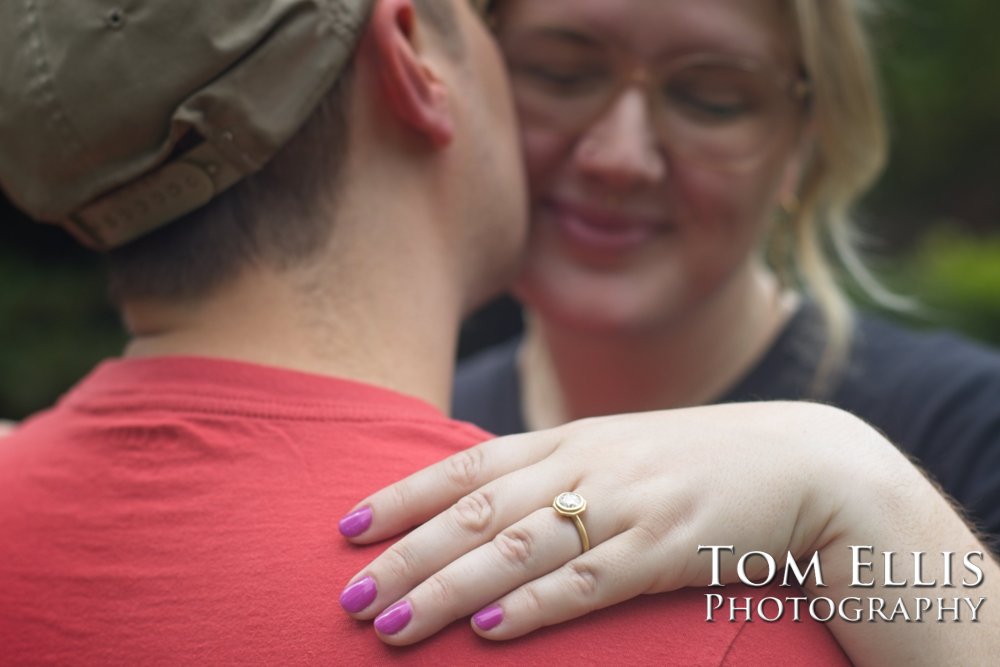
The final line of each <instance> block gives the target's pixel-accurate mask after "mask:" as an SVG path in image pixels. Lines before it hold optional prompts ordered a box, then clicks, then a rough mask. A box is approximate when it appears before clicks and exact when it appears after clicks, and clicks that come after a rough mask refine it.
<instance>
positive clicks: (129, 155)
mask: <svg viewBox="0 0 1000 667" xmlns="http://www.w3.org/2000/svg"><path fill="white" fill-rule="evenodd" d="M374 3H375V0H18V1H17V2H14V1H3V2H0V188H2V189H3V191H4V192H5V193H6V195H7V197H8V198H9V199H10V200H11V201H12V202H13V203H14V204H15V205H17V206H18V207H20V208H22V209H23V210H24V211H25V212H27V213H28V214H29V215H30V216H32V217H33V218H35V219H37V220H39V221H43V222H51V223H56V224H60V225H62V226H64V227H66V228H67V229H68V230H69V231H71V232H72V233H73V234H74V235H75V236H77V237H78V238H79V239H80V240H81V241H82V242H83V243H85V244H86V245H89V246H91V247H94V248H98V249H109V248H113V247H116V246H120V245H122V244H124V243H127V242H129V241H130V240H132V239H134V238H136V237H138V236H141V235H143V234H145V233H147V232H149V231H151V230H153V229H156V228H157V227H160V226H162V225H164V224H166V223H168V222H170V221H171V220H174V219H176V218H178V217H180V216H182V215H184V214H186V213H188V212H190V211H192V210H194V209H196V208H198V207H200V206H203V205H204V204H206V203H208V202H209V201H210V200H211V199H212V198H213V197H215V196H216V195H217V194H219V193H220V192H222V191H223V190H225V189H226V188H228V187H229V186H231V185H233V184H234V183H236V182H237V181H239V180H240V179H241V178H243V177H244V176H246V175H249V174H251V173H253V172H255V171H257V170H259V169H260V168H261V167H262V166H263V165H264V164H265V163H266V162H267V161H268V160H269V159H271V158H272V157H273V156H274V154H275V153H276V152H277V151H278V150H279V149H280V148H281V147H282V146H283V145H284V144H285V143H286V142H287V141H288V140H289V139H291V137H292V136H293V135H294V134H295V132H296V131H297V130H298V129H299V127H300V126H301V125H302V124H303V123H304V122H305V120H306V119H307V118H308V117H309V115H310V114H311V113H312V111H313V110H314V109H315V107H316V106H317V105H318V104H319V102H320V100H321V99H322V98H323V96H324V94H326V92H327V91H328V90H329V89H330V88H331V87H332V85H333V84H334V82H335V81H336V80H337V78H338V76H339V75H340V74H341V72H342V71H343V70H344V68H345V66H346V64H347V63H348V62H349V61H350V59H351V56H352V54H353V53H354V49H355V47H356V45H357V43H358V41H359V39H360V34H361V32H362V30H363V27H364V25H365V24H366V20H367V16H368V13H369V12H370V10H371V7H372V5H373V4H374Z"/></svg>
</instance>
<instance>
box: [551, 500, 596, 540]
mask: <svg viewBox="0 0 1000 667" xmlns="http://www.w3.org/2000/svg"><path fill="white" fill-rule="evenodd" d="M552 509H554V510H555V511H556V512H558V513H559V514H561V515H562V516H564V517H567V518H570V519H572V520H573V524H574V525H576V532H577V533H579V534H580V543H581V544H582V545H583V551H584V553H586V552H587V551H589V550H590V538H589V537H588V536H587V529H586V528H585V527H584V525H583V520H582V519H580V515H581V514H583V512H584V511H585V510H586V509H587V501H586V500H584V499H583V496H581V495H580V494H579V493H573V492H572V491H566V492H564V493H560V494H559V495H558V496H556V498H555V500H553V501H552Z"/></svg>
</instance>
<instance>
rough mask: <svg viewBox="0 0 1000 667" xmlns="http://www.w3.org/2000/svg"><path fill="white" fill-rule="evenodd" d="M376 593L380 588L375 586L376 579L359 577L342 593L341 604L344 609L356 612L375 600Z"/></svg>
mask: <svg viewBox="0 0 1000 667" xmlns="http://www.w3.org/2000/svg"><path fill="white" fill-rule="evenodd" d="M376 595H378V589H377V588H376V587H375V580H374V579H372V578H371V577H365V578H364V579H358V580H357V581H355V582H354V583H353V584H351V585H350V586H348V587H347V588H345V589H344V592H343V593H341V594H340V606H341V607H343V608H344V611H347V612H350V613H352V614H356V613H358V612H359V611H361V610H362V609H364V608H365V607H367V606H368V605H370V604H371V603H372V602H374V601H375V596H376Z"/></svg>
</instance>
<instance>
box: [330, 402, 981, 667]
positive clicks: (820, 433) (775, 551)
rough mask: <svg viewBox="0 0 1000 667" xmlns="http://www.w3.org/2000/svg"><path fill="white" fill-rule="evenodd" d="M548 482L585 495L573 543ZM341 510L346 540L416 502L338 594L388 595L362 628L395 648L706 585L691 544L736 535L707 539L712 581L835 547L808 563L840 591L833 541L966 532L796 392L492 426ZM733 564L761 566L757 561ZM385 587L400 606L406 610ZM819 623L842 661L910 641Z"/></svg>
mask: <svg viewBox="0 0 1000 667" xmlns="http://www.w3.org/2000/svg"><path fill="white" fill-rule="evenodd" d="M563 491H575V492H578V493H579V494H580V495H581V496H583V497H584V498H585V499H586V500H587V502H588V506H587V510H586V512H585V513H584V514H583V515H582V520H583V523H584V524H585V526H586V531H587V533H588V535H589V538H590V542H591V544H592V548H591V550H590V551H588V552H586V553H582V554H581V550H582V547H581V539H580V536H579V535H578V534H577V531H576V528H575V526H574V524H573V522H572V520H571V519H568V518H565V517H562V516H560V515H559V514H557V513H556V512H555V510H553V509H552V507H551V505H552V501H553V498H554V497H555V496H556V495H558V494H559V493H561V492H563ZM456 500H457V502H456ZM358 509H359V510H361V512H362V515H364V513H366V512H367V511H368V510H370V511H371V517H372V520H371V525H370V527H369V528H368V529H367V530H365V531H364V532H362V533H361V534H360V535H356V536H355V537H352V538H350V539H351V540H352V541H354V542H357V543H371V542H376V541H379V540H382V539H385V538H388V537H391V536H393V535H395V534H397V533H400V532H402V531H404V530H406V529H408V528H410V527H411V526H413V525H415V524H417V523H420V522H421V521H424V520H425V519H427V518H428V517H432V516H433V518H431V519H430V520H429V521H427V523H426V524H424V525H423V526H421V527H420V528H417V529H416V530H414V531H413V532H411V533H410V534H409V535H406V536H405V537H403V538H402V539H401V540H399V541H398V542H397V543H396V544H394V545H393V546H391V547H389V549H387V550H386V551H385V552H384V553H383V554H382V555H381V556H379V557H378V558H377V559H375V560H374V561H373V562H372V563H371V564H370V565H369V566H368V567H366V568H364V570H363V571H362V572H361V573H359V574H358V575H357V576H355V577H354V578H353V579H352V582H351V586H349V587H348V588H347V589H346V590H345V594H344V595H343V596H342V598H341V599H342V602H343V603H344V606H345V609H347V610H348V611H349V612H351V613H352V615H353V616H354V617H356V618H358V619H372V618H375V617H376V616H377V615H378V614H380V613H382V612H383V611H385V610H386V609H387V607H389V606H390V605H393V609H395V610H396V611H393V609H389V610H388V611H387V612H386V614H385V615H384V616H383V618H382V620H381V621H380V620H378V619H377V620H376V623H375V627H376V630H378V631H379V636H380V637H381V638H382V639H383V641H386V642H387V643H390V644H395V645H404V644H410V643H413V642H416V641H419V640H421V639H424V638H426V637H427V636H429V635H431V634H433V633H435V632H437V631H438V630H440V629H441V628H443V627H444V626H446V625H448V624H449V623H450V622H452V621H453V620H455V619H457V618H460V617H462V616H467V615H469V614H473V613H475V612H477V611H479V613H477V614H475V616H473V623H472V627H473V629H474V630H475V631H476V632H477V633H478V634H480V635H482V636H484V637H487V638H490V639H510V638H514V637H518V636H521V635H523V634H526V633H528V632H531V631H532V630H535V629H537V628H539V627H541V626H545V625H551V624H555V623H559V622H562V621H566V620H569V619H572V618H575V617H577V616H580V615H583V614H586V613H588V612H590V611H593V610H596V609H599V608H602V607H606V606H608V605H612V604H615V603H617V602H621V601H623V600H626V599H629V598H632V597H635V596H637V595H640V594H643V593H660V592H666V591H670V590H674V589H677V588H681V587H684V586H703V585H707V584H709V583H710V581H711V578H712V567H711V566H712V558H711V554H710V552H709V551H706V550H702V551H699V547H700V546H711V545H718V546H728V545H733V546H734V547H735V551H736V554H735V555H733V554H730V553H728V552H724V553H723V558H722V561H721V570H720V576H721V580H722V581H723V582H724V583H729V582H734V581H736V561H737V557H738V556H739V555H741V554H743V553H746V552H749V551H763V552H766V553H769V554H772V555H773V556H775V558H776V560H778V562H779V567H781V566H783V565H784V555H785V554H786V553H787V552H790V553H791V554H792V555H793V556H795V557H796V558H799V557H803V556H804V557H806V558H808V557H811V555H812V554H813V553H814V552H816V551H823V550H824V549H828V550H829V549H833V548H834V547H836V548H837V549H838V551H837V553H836V554H834V555H833V556H832V558H830V559H829V560H830V562H833V563H836V564H837V569H836V571H833V570H830V569H829V568H827V567H824V573H825V574H826V573H828V572H829V573H831V574H833V576H832V577H831V576H829V574H828V576H827V581H826V584H827V586H826V587H824V588H823V593H822V594H823V595H825V596H831V597H832V596H834V595H836V594H837V592H838V591H839V592H840V593H842V594H843V595H844V596H846V595H852V594H854V593H851V592H850V591H849V587H848V585H847V584H848V583H849V582H848V579H849V574H850V570H849V563H847V564H846V565H845V564H844V557H845V555H847V554H848V549H847V546H846V545H848V544H875V545H879V544H881V545H891V546H885V548H884V550H891V549H896V550H898V551H905V550H906V549H912V550H930V551H934V550H935V549H936V548H937V547H938V546H939V544H940V545H941V548H942V550H952V551H959V550H960V549H963V548H966V547H968V548H972V547H973V546H978V543H977V542H976V541H975V539H974V538H973V537H972V535H971V533H969V531H968V530H967V528H966V527H965V525H964V523H962V521H961V520H960V519H959V518H958V517H957V515H955V514H954V513H953V512H952V511H951V509H950V507H949V506H948V505H947V503H946V502H945V501H944V500H943V499H942V498H940V496H938V494H937V493H936V492H935V491H934V489H933V487H932V486H931V485H930V484H929V483H928V482H927V481H926V480H925V479H924V478H923V476H922V474H921V473H920V472H919V471H917V470H916V469H915V468H914V467H913V466H912V465H910V464H909V462H907V461H906V459H905V458H904V457H903V456H902V455H901V454H900V453H899V452H898V451H897V450H896V449H895V448H894V447H893V446H892V445H891V444H889V443H888V442H887V441H886V440H885V439H884V438H882V437H881V436H880V435H878V434H877V433H876V432H875V431H874V430H873V429H871V428H870V427H869V426H867V425H866V424H864V423H863V422H861V421H859V420H857V419H855V418H854V417H851V416H850V415H848V414H846V413H844V412H841V411H839V410H836V409H833V408H828V407H824V406H819V405H814V404H805V403H770V404H765V403H759V404H744V405H724V406H708V407H700V408H692V409H685V410H674V411H664V412H655V413H647V414H640V415H629V416H623V417H608V418H599V419H589V420H584V421H581V422H576V423H573V424H569V425H566V426H563V427H560V428H557V429H552V430H550V431H542V432H536V433H531V434H525V435H519V436H511V437H506V438H499V439H496V440H493V441H489V442H486V443H483V444H481V445H479V446H477V447H475V448H472V449H470V450H467V451H465V452H462V453H460V454H457V455H455V456H452V457H450V458H449V459H446V460H445V461H442V462H441V463H439V464H436V465H434V466H431V467H429V468H427V469H425V470H422V471H420V472H418V473H416V474H414V475H412V476H410V477H408V478H407V479H405V480H403V481H402V482H399V483H397V484H395V485H392V486H390V487H387V488H385V489H383V490H381V491H379V492H377V493H375V494H374V495H372V496H370V497H369V498H367V499H366V500H365V501H363V502H362V503H360V504H359V506H358ZM439 512H440V514H438V513H439ZM352 514H354V513H352ZM435 514H437V516H434V515H435ZM350 516H351V515H349V517H350ZM907 522H908V523H907ZM354 523H355V521H353V520H351V519H348V521H347V524H348V525H353V524H354ZM347 532H353V531H350V530H348V531H347ZM979 548H980V549H981V548H982V547H979ZM876 549H879V547H876ZM840 551H843V554H841V553H840ZM824 559H825V560H824V566H825V565H826V559H827V556H826V554H824ZM754 562H756V563H757V564H758V565H762V563H761V560H760V559H755V561H754ZM991 567H993V568H994V569H995V564H993V565H992V566H991ZM878 573H879V567H878V566H876V567H875V570H874V571H873V575H874V576H876V578H877V577H878ZM748 574H749V575H750V576H751V577H752V578H754V579H755V580H760V579H761V578H763V577H762V576H761V571H760V570H753V569H750V571H749V572H748ZM837 575H842V576H840V577H838V576H837ZM929 576H932V573H931V575H929ZM806 589H807V591H808V589H809V586H808V585H807V586H806ZM932 590H933V589H932ZM914 594H915V595H928V594H933V593H931V591H928V590H927V589H923V592H915V593H914ZM942 594H944V593H942ZM951 594H952V595H953V594H954V592H952V593H951ZM897 595H898V590H897ZM397 601H400V602H401V604H402V605H404V607H406V606H407V605H408V609H409V610H410V612H411V618H410V620H409V621H408V622H406V623H405V624H404V623H403V622H402V621H401V620H400V619H401V618H405V617H406V616H407V615H408V614H407V613H406V612H405V611H399V606H398V605H395V604H394V603H397ZM400 625H403V627H401V628H400V627H399V626H400ZM831 625H832V627H831V629H832V630H833V631H834V633H835V634H837V637H838V640H840V641H841V643H842V644H843V645H844V646H845V649H847V650H848V655H850V656H851V657H852V659H854V660H855V661H861V662H868V661H869V660H870V659H871V658H872V657H873V656H874V657H875V658H876V659H879V660H881V659H884V658H887V657H888V658H893V659H895V658H898V657H900V656H902V655H909V654H910V653H911V652H912V651H913V650H914V649H913V647H914V646H917V645H915V644H913V642H912V641H911V637H910V636H909V635H906V636H903V635H899V636H898V637H897V636H892V637H889V636H887V635H888V634H890V632H889V631H887V630H874V631H873V630H872V628H871V626H870V625H868V627H857V625H855V626H854V627H845V624H837V623H834V624H831ZM862 625H867V624H862ZM966 625H967V626H968V625H969V624H966ZM897 629H898V628H894V630H893V631H892V632H896V630H897ZM904 632H905V630H904ZM932 632H933V634H935V637H936V639H933V640H927V641H928V642H932V641H939V640H940V637H939V636H938V635H939V634H940V633H937V632H934V631H932ZM948 632H949V633H950V632H951V630H950V629H949V630H948ZM842 634H843V636H842ZM911 634H912V633H911ZM927 634H928V633H925V635H927ZM944 636H945V637H953V636H956V635H955V634H948V633H945V635H944ZM932 645H933V644H932ZM939 650H941V651H942V655H943V656H947V655H948V654H947V653H946V651H948V650H951V649H949V648H948V647H947V644H946V643H940V646H939ZM922 655H923V657H927V655H928V654H926V653H924V654H922ZM952 655H954V654H952Z"/></svg>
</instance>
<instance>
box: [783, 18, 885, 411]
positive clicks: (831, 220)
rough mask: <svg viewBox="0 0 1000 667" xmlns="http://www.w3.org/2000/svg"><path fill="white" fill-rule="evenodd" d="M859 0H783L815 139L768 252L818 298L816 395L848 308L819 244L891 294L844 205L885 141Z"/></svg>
mask: <svg viewBox="0 0 1000 667" xmlns="http://www.w3.org/2000/svg"><path fill="white" fill-rule="evenodd" d="M872 4H873V3H871V2H867V1H865V0H822V2H817V1H816V0H787V8H788V11H789V14H790V18H791V23H792V25H793V27H794V29H795V30H796V32H797V38H798V42H799V44H798V46H799V54H800V58H801V65H802V67H803V68H804V69H805V70H806V73H807V75H808V77H809V80H810V82H811V87H812V99H811V114H812V123H813V125H814V127H815V141H814V146H813V150H812V152H811V154H810V155H809V157H808V159H807V162H806V165H805V169H804V173H803V177H802V181H801V183H800V185H799V190H798V204H797V205H796V206H794V207H791V209H792V210H787V211H785V214H786V217H787V220H786V223H787V224H786V225H784V227H786V229H784V230H778V231H776V233H775V234H774V235H773V237H772V244H771V248H769V256H770V257H771V261H772V264H773V265H774V268H775V269H776V271H777V272H778V274H779V276H782V277H783V279H784V280H785V281H794V282H796V283H797V285H796V287H801V288H802V289H804V290H805V291H806V292H807V293H808V294H809V295H810V296H811V297H812V298H813V299H815V301H816V303H817V305H818V306H819V309H820V312H821V314H822V317H823V324H824V328H825V331H826V348H825V349H824V352H823V355H822V357H821V359H820V363H819V367H818V370H817V374H816V378H815V382H814V387H813V391H814V393H817V394H822V393H823V392H824V391H826V390H828V389H829V387H830V385H831V383H832V381H833V380H834V378H835V377H836V376H837V375H838V373H839V372H840V371H841V370H842V369H843V366H844V364H845V363H846V361H847V356H848V352H849V350H850V344H851V337H852V331H853V324H854V322H853V316H852V311H851V308H850V306H849V305H848V301H847V298H846V297H845V296H844V293H843V292H842V290H841V288H840V287H839V285H838V281H837V279H836V278H835V275H834V271H833V268H832V266H831V262H830V261H829V259H828V257H827V252H826V250H825V248H826V247H827V246H831V247H832V250H833V251H834V253H835V254H836V256H837V259H838V260H839V261H840V263H841V264H842V265H843V267H844V268H845V269H846V270H847V272H848V273H849V274H850V276H851V277H852V278H853V279H854V280H855V281H856V282H857V283H858V284H859V285H860V286H861V287H862V288H863V289H865V290H866V291H867V292H869V293H870V294H871V295H872V296H873V297H874V298H876V299H877V300H879V301H882V302H886V301H891V300H892V295H891V294H889V293H888V292H887V291H886V290H885V289H884V288H882V287H880V286H879V284H878V282H877V281H876V280H875V279H874V277H873V276H872V275H871V273H870V272H869V271H868V270H867V269H866V268H865V267H864V264H863V263H862V262H861V260H860V258H859V256H858V252H857V249H856V248H857V243H856V241H857V233H856V231H855V229H854V227H853V225H852V220H851V213H852V209H853V207H854V205H855V204H856V202H857V200H858V199H859V198H860V197H861V196H862V195H863V194H864V193H865V192H866V191H867V190H868V189H869V188H870V187H871V186H872V184H873V183H874V182H875V180H876V179H877V178H878V176H879V175H880V174H881V172H882V170H883V168H884V166H885V163H886V158H887V153H888V140H887V133H886V128H885V119H884V116H883V113H882V107H881V104H880V93H879V86H878V83H877V77H876V74H875V68H874V64H873V58H872V54H871V47H870V45H869V43H868V38H867V35H866V31H865V25H864V19H865V14H866V13H868V12H869V11H871V10H872V9H873V7H872Z"/></svg>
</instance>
